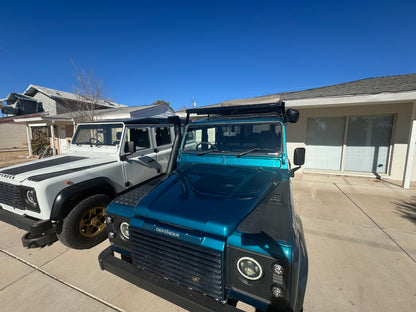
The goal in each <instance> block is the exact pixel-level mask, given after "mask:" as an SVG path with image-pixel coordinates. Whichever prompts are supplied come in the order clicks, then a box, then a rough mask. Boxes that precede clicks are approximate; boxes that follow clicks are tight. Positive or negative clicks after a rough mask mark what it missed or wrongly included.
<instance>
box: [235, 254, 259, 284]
mask: <svg viewBox="0 0 416 312" xmlns="http://www.w3.org/2000/svg"><path fill="white" fill-rule="evenodd" d="M237 269H238V272H240V274H241V275H242V276H244V277H245V278H247V279H249V280H252V281H255V280H258V279H259V278H260V277H261V276H262V275H263V269H262V268H261V265H260V264H259V263H258V262H257V261H256V260H254V259H253V258H250V257H243V258H240V259H238V261H237Z"/></svg>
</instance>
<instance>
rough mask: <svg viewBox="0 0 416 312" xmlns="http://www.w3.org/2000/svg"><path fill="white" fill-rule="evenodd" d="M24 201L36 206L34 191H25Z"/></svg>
mask: <svg viewBox="0 0 416 312" xmlns="http://www.w3.org/2000/svg"><path fill="white" fill-rule="evenodd" d="M26 199H27V201H28V202H29V203H30V204H32V205H36V193H35V191H34V190H28V191H26Z"/></svg>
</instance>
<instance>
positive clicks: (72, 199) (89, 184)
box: [50, 177, 117, 221]
mask: <svg viewBox="0 0 416 312" xmlns="http://www.w3.org/2000/svg"><path fill="white" fill-rule="evenodd" d="M94 194H105V195H108V196H110V197H111V198H114V197H115V196H116V194H117V193H116V191H115V188H114V185H113V183H112V182H111V180H110V179H108V178H104V177H101V178H95V179H91V180H87V181H83V182H80V183H76V184H74V185H71V186H69V187H67V188H65V189H64V190H62V191H61V192H60V193H59V194H58V195H57V196H56V198H55V201H54V203H53V206H52V212H51V218H50V219H51V220H55V221H58V220H63V219H64V218H65V217H66V216H67V215H68V213H69V212H70V211H71V210H72V208H74V207H75V206H76V205H77V204H78V203H79V202H81V201H82V200H83V199H85V198H87V197H89V196H91V195H94Z"/></svg>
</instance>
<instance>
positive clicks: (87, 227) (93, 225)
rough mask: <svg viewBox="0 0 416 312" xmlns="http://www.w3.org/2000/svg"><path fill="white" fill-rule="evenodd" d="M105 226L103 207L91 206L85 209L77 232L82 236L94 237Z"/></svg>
mask: <svg viewBox="0 0 416 312" xmlns="http://www.w3.org/2000/svg"><path fill="white" fill-rule="evenodd" d="M104 228H105V208H104V207H93V208H91V209H89V210H87V211H86V212H85V213H84V214H83V215H82V217H81V220H80V222H79V232H80V233H81V235H82V236H84V237H94V236H96V235H98V234H99V233H101V231H102V230H104Z"/></svg>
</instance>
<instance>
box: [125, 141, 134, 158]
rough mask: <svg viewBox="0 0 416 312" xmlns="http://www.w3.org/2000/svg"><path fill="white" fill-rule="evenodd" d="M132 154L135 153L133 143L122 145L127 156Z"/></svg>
mask: <svg viewBox="0 0 416 312" xmlns="http://www.w3.org/2000/svg"><path fill="white" fill-rule="evenodd" d="M134 152H135V147H134V142H133V141H128V142H126V144H125V145H124V153H126V154H128V155H129V154H133V153H134Z"/></svg>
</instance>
